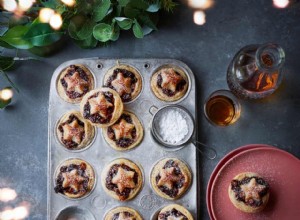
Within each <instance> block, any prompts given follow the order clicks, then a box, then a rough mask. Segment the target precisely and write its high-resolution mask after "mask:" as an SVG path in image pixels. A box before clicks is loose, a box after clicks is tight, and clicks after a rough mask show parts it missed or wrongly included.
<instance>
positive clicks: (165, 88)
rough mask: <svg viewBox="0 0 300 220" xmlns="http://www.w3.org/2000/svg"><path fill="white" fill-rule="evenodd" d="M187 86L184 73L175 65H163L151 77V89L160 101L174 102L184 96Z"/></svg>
mask: <svg viewBox="0 0 300 220" xmlns="http://www.w3.org/2000/svg"><path fill="white" fill-rule="evenodd" d="M188 87H189V81H188V77H187V75H186V73H185V72H184V71H183V70H182V69H181V68H179V67H176V66H165V67H163V68H160V69H159V70H158V71H156V72H155V73H154V74H153V76H152V78H151V89H152V91H153V93H154V94H155V96H156V97H157V98H159V99H160V100H162V101H166V102H174V101H177V100H179V99H181V98H182V97H184V96H185V94H186V93H187V90H188Z"/></svg>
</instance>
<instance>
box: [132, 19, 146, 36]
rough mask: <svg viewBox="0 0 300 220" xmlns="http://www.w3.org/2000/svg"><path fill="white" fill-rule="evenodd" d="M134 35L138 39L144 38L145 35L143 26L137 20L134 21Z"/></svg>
mask: <svg viewBox="0 0 300 220" xmlns="http://www.w3.org/2000/svg"><path fill="white" fill-rule="evenodd" d="M132 30H133V34H134V36H135V37H136V38H143V37H144V33H143V29H142V27H141V25H140V24H139V23H138V22H137V20H134V25H133V28H132Z"/></svg>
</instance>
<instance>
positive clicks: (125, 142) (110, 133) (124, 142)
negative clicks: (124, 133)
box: [107, 114, 136, 148]
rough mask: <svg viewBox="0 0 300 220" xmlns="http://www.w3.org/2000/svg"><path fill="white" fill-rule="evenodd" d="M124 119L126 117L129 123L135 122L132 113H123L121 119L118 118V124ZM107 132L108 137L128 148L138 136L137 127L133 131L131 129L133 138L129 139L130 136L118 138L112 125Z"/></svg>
mask: <svg viewBox="0 0 300 220" xmlns="http://www.w3.org/2000/svg"><path fill="white" fill-rule="evenodd" d="M122 119H124V120H125V121H126V122H127V123H130V124H133V123H132V119H131V117H130V115H126V114H122V116H121V117H120V119H118V121H117V122H116V124H118V123H120V121H121V120H122ZM107 134H108V137H109V138H110V139H111V140H113V141H115V143H116V144H117V145H118V146H119V147H122V148H127V147H129V146H130V145H131V144H132V143H133V142H134V141H135V138H136V129H135V128H133V129H132V131H131V136H132V139H129V138H120V139H119V140H116V137H115V132H114V130H113V129H112V126H110V127H108V129H107Z"/></svg>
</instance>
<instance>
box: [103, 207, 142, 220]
mask: <svg viewBox="0 0 300 220" xmlns="http://www.w3.org/2000/svg"><path fill="white" fill-rule="evenodd" d="M127 213H129V214H130V216H129V218H128V217H127V216H128V214H127ZM117 214H119V217H118V218H117V219H116V220H127V219H130V218H131V219H133V220H143V218H142V217H141V215H140V214H139V213H138V212H137V211H135V210H134V209H132V208H129V207H125V206H120V207H116V208H114V209H112V210H110V211H108V212H107V214H106V215H105V217H104V220H114V219H115V218H114V217H115V215H117ZM120 215H121V216H120ZM126 217H127V218H126Z"/></svg>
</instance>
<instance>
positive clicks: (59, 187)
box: [54, 163, 89, 195]
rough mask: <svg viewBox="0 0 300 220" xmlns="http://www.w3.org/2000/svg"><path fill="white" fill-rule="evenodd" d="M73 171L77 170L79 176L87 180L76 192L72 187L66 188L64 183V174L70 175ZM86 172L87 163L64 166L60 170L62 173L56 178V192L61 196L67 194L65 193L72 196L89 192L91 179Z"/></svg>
mask: <svg viewBox="0 0 300 220" xmlns="http://www.w3.org/2000/svg"><path fill="white" fill-rule="evenodd" d="M72 170H77V173H78V175H80V176H81V177H83V178H85V180H84V181H83V182H82V183H81V185H80V187H79V190H78V191H75V190H74V189H73V188H72V187H66V188H64V187H63V186H62V185H63V181H64V177H63V175H62V174H63V173H69V172H71V171H72ZM85 170H86V164H85V163H81V164H79V165H77V164H70V165H68V166H62V167H61V168H60V172H59V174H58V176H57V178H56V181H55V182H56V186H55V187H54V191H55V192H56V193H61V194H65V193H70V194H74V195H76V194H78V193H82V192H83V193H86V192H87V191H88V183H89V177H88V175H87V174H86V172H85Z"/></svg>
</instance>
